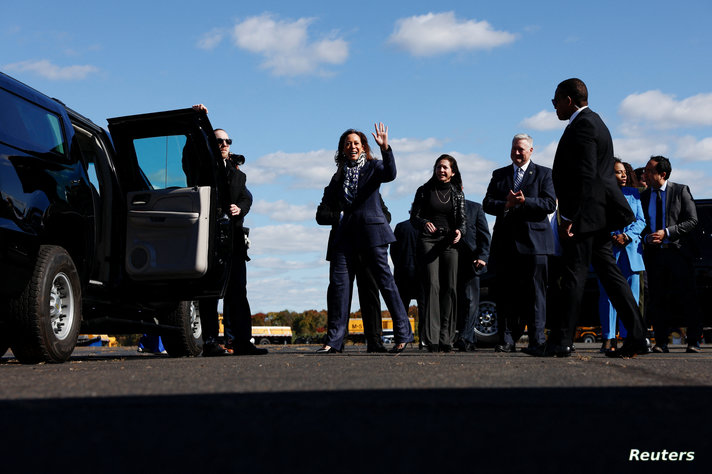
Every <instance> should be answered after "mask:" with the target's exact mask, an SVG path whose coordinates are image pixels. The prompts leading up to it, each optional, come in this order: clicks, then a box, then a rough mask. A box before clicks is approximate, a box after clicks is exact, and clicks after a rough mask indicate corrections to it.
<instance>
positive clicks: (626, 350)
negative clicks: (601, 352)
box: [606, 339, 650, 359]
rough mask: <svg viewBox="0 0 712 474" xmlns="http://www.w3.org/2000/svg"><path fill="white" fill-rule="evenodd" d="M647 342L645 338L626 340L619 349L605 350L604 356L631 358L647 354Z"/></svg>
mask: <svg viewBox="0 0 712 474" xmlns="http://www.w3.org/2000/svg"><path fill="white" fill-rule="evenodd" d="M649 353H650V351H649V349H648V343H647V342H646V341H645V339H642V340H640V341H630V340H626V341H625V342H624V343H623V345H622V346H621V347H620V349H616V350H609V351H607V352H606V357H614V358H618V359H632V358H633V357H635V356H637V355H643V354H649Z"/></svg>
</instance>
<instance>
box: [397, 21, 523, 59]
mask: <svg viewBox="0 0 712 474" xmlns="http://www.w3.org/2000/svg"><path fill="white" fill-rule="evenodd" d="M516 38H517V36H516V35H514V34H512V33H508V32H506V31H496V30H494V29H493V28H492V26H491V25H490V24H489V23H488V22H486V21H475V20H461V19H458V18H456V17H455V13H454V12H445V13H428V14H426V15H419V16H412V17H409V18H401V19H399V20H397V21H396V26H395V30H394V31H393V33H392V34H391V36H390V37H389V41H390V42H391V43H393V44H395V45H397V46H398V47H400V48H402V49H404V50H406V51H408V52H409V53H410V54H412V55H413V56H434V55H437V54H444V53H451V52H454V51H459V50H480V49H492V48H494V47H497V46H502V45H505V44H509V43H512V42H514V41H515V40H516Z"/></svg>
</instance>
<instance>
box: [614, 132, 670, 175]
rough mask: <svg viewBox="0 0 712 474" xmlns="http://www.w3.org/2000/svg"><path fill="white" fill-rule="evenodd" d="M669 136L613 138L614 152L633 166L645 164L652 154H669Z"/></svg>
mask: <svg viewBox="0 0 712 474" xmlns="http://www.w3.org/2000/svg"><path fill="white" fill-rule="evenodd" d="M670 140H671V139H670V138H669V137H665V138H663V137H654V138H653V137H647V136H644V135H634V136H626V137H625V138H614V139H613V152H614V153H615V155H616V156H617V157H618V158H620V159H621V160H623V161H626V162H628V163H630V164H631V165H632V166H633V168H637V167H639V166H643V165H644V164H645V163H646V162H647V161H648V159H649V158H650V157H651V156H652V155H666V156H667V155H669V154H670V146H669V145H668V143H669V142H670Z"/></svg>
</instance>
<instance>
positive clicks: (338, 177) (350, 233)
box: [324, 146, 396, 250]
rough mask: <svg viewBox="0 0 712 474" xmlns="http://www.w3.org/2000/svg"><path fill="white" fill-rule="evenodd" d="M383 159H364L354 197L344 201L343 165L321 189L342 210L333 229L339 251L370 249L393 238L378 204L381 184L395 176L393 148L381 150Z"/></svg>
mask: <svg viewBox="0 0 712 474" xmlns="http://www.w3.org/2000/svg"><path fill="white" fill-rule="evenodd" d="M381 154H382V155H383V160H376V159H374V160H368V161H366V162H365V163H364V165H363V167H362V168H361V170H360V172H359V176H358V187H357V191H356V197H355V198H354V200H353V202H352V203H350V204H349V203H347V202H346V198H345V195H344V189H343V185H344V172H343V167H341V166H340V167H339V169H338V170H337V171H336V173H334V176H333V177H332V178H331V182H330V183H329V185H328V186H327V188H326V190H325V191H324V196H325V198H326V199H328V200H330V201H334V200H335V201H338V202H339V203H340V207H341V208H342V209H343V212H344V214H343V216H342V218H341V222H340V223H339V224H338V225H337V226H336V229H334V236H333V242H332V243H333V245H334V248H338V249H340V250H348V249H359V248H371V247H378V246H381V245H387V244H390V243H391V242H394V241H395V240H396V238H395V236H394V235H393V230H391V226H390V225H389V224H388V220H387V219H386V215H385V214H384V212H383V206H382V205H381V195H380V187H381V183H388V182H390V181H393V180H394V179H396V162H395V158H394V156H393V150H392V149H391V147H390V146H389V147H388V150H385V151H383V150H381Z"/></svg>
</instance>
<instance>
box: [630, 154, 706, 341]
mask: <svg viewBox="0 0 712 474" xmlns="http://www.w3.org/2000/svg"><path fill="white" fill-rule="evenodd" d="M671 172H672V165H671V164H670V160H668V159H667V158H665V157H664V156H653V157H651V158H650V160H649V161H648V164H647V165H646V166H645V182H646V183H648V189H646V190H645V191H643V192H642V193H641V195H640V200H641V203H642V204H643V213H644V214H645V222H646V224H647V225H646V227H645V229H643V232H642V234H641V236H642V237H643V242H644V250H643V258H644V259H645V268H646V269H647V271H648V287H649V290H650V295H649V297H650V299H649V303H648V304H647V308H648V311H647V316H648V321H649V322H652V323H653V327H654V329H655V347H653V352H668V337H669V335H670V328H671V327H672V324H673V322H674V321H675V318H676V316H678V315H681V314H682V315H685V316H686V317H687V323H688V326H687V352H690V353H696V352H700V336H701V335H702V325H701V322H700V319H701V315H700V308H699V306H698V304H697V295H696V292H695V281H694V268H693V266H692V260H693V258H694V255H693V252H692V249H691V248H690V245H689V242H687V237H689V236H690V234H691V233H692V230H693V229H694V228H695V227H696V226H697V211H696V209H695V202H694V201H693V200H692V194H690V188H688V187H687V186H686V185H684V184H677V183H673V182H670V181H668V179H669V178H670V173H671Z"/></svg>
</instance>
